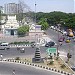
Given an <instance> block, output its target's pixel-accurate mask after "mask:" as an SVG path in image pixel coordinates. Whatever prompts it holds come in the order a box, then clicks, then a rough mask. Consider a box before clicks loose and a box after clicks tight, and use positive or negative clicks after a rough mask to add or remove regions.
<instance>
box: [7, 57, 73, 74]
mask: <svg viewBox="0 0 75 75" xmlns="http://www.w3.org/2000/svg"><path fill="white" fill-rule="evenodd" d="M43 60H44V62H43V63H33V62H32V58H20V57H16V58H15V59H8V60H7V61H9V62H14V63H20V64H25V65H30V66H34V67H39V68H42V69H45V70H50V71H53V72H58V73H61V74H64V75H74V72H73V71H72V70H71V69H70V68H69V67H68V66H67V65H66V64H65V63H64V61H63V60H62V59H61V58H59V59H58V60H56V59H54V60H53V61H51V62H50V63H49V61H47V60H46V59H43Z"/></svg>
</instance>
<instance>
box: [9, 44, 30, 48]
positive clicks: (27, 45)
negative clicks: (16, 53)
mask: <svg viewBox="0 0 75 75" xmlns="http://www.w3.org/2000/svg"><path fill="white" fill-rule="evenodd" d="M9 47H31V45H29V44H26V45H10V46H9Z"/></svg>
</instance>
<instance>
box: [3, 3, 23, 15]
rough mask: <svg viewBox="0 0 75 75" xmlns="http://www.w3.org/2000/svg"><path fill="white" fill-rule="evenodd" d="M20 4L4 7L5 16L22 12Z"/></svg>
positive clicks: (9, 4)
mask: <svg viewBox="0 0 75 75" xmlns="http://www.w3.org/2000/svg"><path fill="white" fill-rule="evenodd" d="M20 8H21V6H20V4H15V3H8V4H5V5H4V12H5V14H17V13H20V12H22V10H20Z"/></svg>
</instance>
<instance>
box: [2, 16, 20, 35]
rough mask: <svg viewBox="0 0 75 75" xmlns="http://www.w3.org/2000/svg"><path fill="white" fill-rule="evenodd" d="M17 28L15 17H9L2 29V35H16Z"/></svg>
mask: <svg viewBox="0 0 75 75" xmlns="http://www.w3.org/2000/svg"><path fill="white" fill-rule="evenodd" d="M18 27H19V23H18V22H17V20H16V15H15V16H9V15H8V20H7V22H6V24H5V25H4V27H3V34H5V35H13V36H14V35H17V29H18Z"/></svg>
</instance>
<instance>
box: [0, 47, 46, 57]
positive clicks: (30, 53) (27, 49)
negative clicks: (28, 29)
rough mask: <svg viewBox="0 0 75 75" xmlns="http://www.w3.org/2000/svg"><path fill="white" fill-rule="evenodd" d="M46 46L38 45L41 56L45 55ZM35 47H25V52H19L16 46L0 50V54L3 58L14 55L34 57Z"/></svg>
mask: <svg viewBox="0 0 75 75" xmlns="http://www.w3.org/2000/svg"><path fill="white" fill-rule="evenodd" d="M46 49H47V48H46V47H40V52H41V56H42V57H44V56H46ZM35 50H36V49H35V48H32V47H25V53H21V52H20V50H17V48H10V49H8V50H0V54H2V55H3V58H14V57H18V56H19V57H34V54H35Z"/></svg>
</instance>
